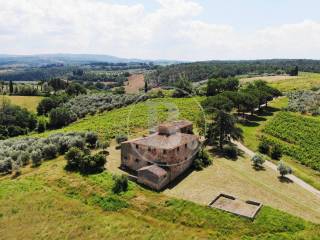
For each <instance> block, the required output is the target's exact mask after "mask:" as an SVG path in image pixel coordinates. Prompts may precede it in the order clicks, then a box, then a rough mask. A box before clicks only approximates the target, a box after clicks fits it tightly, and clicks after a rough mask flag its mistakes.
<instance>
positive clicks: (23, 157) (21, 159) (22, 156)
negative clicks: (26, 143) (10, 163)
mask: <svg viewBox="0 0 320 240" xmlns="http://www.w3.org/2000/svg"><path fill="white" fill-rule="evenodd" d="M29 160H30V154H29V153H28V152H21V153H20V155H19V157H18V159H17V161H18V162H21V164H22V165H23V166H25V165H27V164H28V163H29Z"/></svg>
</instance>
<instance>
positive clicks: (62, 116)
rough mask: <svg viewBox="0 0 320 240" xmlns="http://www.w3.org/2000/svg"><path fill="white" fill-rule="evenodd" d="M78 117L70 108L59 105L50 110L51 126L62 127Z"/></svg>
mask: <svg viewBox="0 0 320 240" xmlns="http://www.w3.org/2000/svg"><path fill="white" fill-rule="evenodd" d="M76 119H77V117H76V116H74V115H73V114H72V113H71V112H70V110H68V109H67V108H65V107H58V108H55V109H53V110H51V111H50V114H49V124H50V127H51V128H61V127H64V126H66V125H68V124H70V123H71V122H74V121H75V120H76Z"/></svg>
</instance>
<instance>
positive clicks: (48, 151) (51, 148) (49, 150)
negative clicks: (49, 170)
mask: <svg viewBox="0 0 320 240" xmlns="http://www.w3.org/2000/svg"><path fill="white" fill-rule="evenodd" d="M57 153H58V151H57V148H56V146H55V145H53V144H49V145H47V146H45V147H44V148H43V150H42V155H43V158H44V159H46V160H51V159H54V158H55V157H56V156H57Z"/></svg>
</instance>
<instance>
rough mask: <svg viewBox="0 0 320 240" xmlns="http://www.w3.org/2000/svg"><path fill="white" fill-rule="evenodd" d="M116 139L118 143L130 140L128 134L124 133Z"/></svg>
mask: <svg viewBox="0 0 320 240" xmlns="http://www.w3.org/2000/svg"><path fill="white" fill-rule="evenodd" d="M116 141H117V143H118V144H120V143H123V142H125V141H128V136H127V135H124V134H120V135H118V136H116Z"/></svg>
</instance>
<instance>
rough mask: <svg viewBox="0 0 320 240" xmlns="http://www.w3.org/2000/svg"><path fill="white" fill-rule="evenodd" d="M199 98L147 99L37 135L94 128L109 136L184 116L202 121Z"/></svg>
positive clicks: (150, 126)
mask: <svg viewBox="0 0 320 240" xmlns="http://www.w3.org/2000/svg"><path fill="white" fill-rule="evenodd" d="M201 99H202V98H183V99H179V98H162V99H150V100H147V101H145V102H142V103H138V104H133V105H130V106H127V107H123V108H119V109H114V110H111V111H108V112H104V113H100V114H97V115H95V116H87V117H86V118H84V119H81V120H79V121H77V122H75V123H73V124H71V125H69V126H67V127H65V128H63V129H60V130H55V131H47V132H46V133H44V134H42V135H41V136H43V135H50V134H52V133H57V132H73V131H79V132H83V131H87V130H90V131H94V132H97V133H98V134H99V136H100V137H103V138H107V139H111V138H114V137H115V136H117V135H118V134H129V133H130V131H132V130H136V129H146V128H148V127H149V128H152V127H154V126H156V125H158V123H160V122H163V121H171V120H176V119H188V120H190V121H192V122H194V123H196V122H198V121H200V122H202V123H203V122H204V117H203V115H202V114H201V107H200V105H199V102H201ZM37 135H38V134H37Z"/></svg>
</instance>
